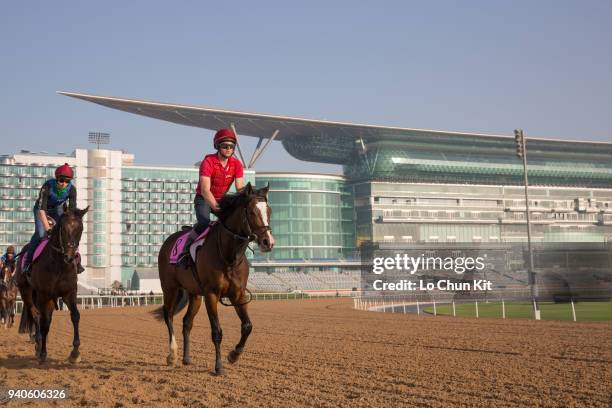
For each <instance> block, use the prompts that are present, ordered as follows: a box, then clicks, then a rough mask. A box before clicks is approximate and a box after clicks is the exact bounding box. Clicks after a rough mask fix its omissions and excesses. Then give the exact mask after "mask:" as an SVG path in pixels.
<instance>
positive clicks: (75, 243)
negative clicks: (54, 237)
mask: <svg viewBox="0 0 612 408" xmlns="http://www.w3.org/2000/svg"><path fill="white" fill-rule="evenodd" d="M58 224H59V226H58V234H59V237H58V241H59V248H58V247H56V246H55V245H53V244H51V248H52V249H53V250H55V251H56V252H59V253H60V254H61V255H63V259H64V263H66V264H70V263H71V262H72V261H74V257H67V256H66V249H65V248H64V246H66V248H67V249H75V250H77V249H78V248H79V243H78V241H74V240H72V241H68V242H66V244H64V240H63V238H62V235H63V234H62V224H63V223H62V220H60V222H58Z"/></svg>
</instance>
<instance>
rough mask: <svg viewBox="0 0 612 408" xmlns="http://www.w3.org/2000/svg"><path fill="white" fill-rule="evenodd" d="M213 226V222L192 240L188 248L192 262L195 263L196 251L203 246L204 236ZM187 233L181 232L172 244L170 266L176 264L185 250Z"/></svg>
mask: <svg viewBox="0 0 612 408" xmlns="http://www.w3.org/2000/svg"><path fill="white" fill-rule="evenodd" d="M214 224H215V223H214V222H213V223H211V224H210V225H209V226H208V227H206V229H205V230H204V232H202V233H201V234H200V235H198V237H197V238H196V239H194V240H193V242H192V243H191V245H190V246H189V255H190V256H191V260H192V261H193V262H195V260H196V254H197V252H198V249H199V248H200V247H201V246H202V245H203V244H204V241H205V239H206V236H207V235H208V233H209V232H210V230H211V228H212V226H213V225H214ZM189 233H190V231H189V230H187V231H183V233H182V234H181V235H180V236H179V237H178V238H177V240H176V241H175V242H174V245H173V246H172V250H171V251H170V259H169V262H170V264H171V265H176V264H177V263H178V261H179V259H180V256H181V254H182V253H183V251H184V250H185V245H187V241H188V239H189Z"/></svg>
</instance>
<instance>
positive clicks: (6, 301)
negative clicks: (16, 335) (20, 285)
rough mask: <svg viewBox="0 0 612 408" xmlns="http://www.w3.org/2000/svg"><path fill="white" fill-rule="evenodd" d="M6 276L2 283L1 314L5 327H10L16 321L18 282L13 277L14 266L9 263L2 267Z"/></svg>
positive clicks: (0, 296)
mask: <svg viewBox="0 0 612 408" xmlns="http://www.w3.org/2000/svg"><path fill="white" fill-rule="evenodd" d="M2 274H3V276H4V279H3V282H1V283H0V316H1V317H2V322H3V323H4V327H5V328H7V329H10V328H11V327H13V323H14V322H15V303H17V284H16V283H15V278H14V277H13V268H11V267H10V266H9V265H4V266H3V267H2Z"/></svg>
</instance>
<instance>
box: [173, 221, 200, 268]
mask: <svg viewBox="0 0 612 408" xmlns="http://www.w3.org/2000/svg"><path fill="white" fill-rule="evenodd" d="M198 235H200V234H198V232H197V231H196V230H195V228H193V229H192V230H191V231H189V235H188V236H187V242H186V243H185V248H184V249H183V253H182V254H181V255H180V256H179V260H178V262H177V264H178V265H180V266H183V267H185V268H187V267H188V266H189V257H190V255H189V247H190V246H191V244H192V243H193V241H195V239H196V238H197V237H198Z"/></svg>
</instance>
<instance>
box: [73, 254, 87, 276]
mask: <svg viewBox="0 0 612 408" xmlns="http://www.w3.org/2000/svg"><path fill="white" fill-rule="evenodd" d="M74 263H75V264H76V273H77V274H79V273H81V272H83V271H84V270H85V268H83V265H81V254H79V253H77V254H76V257H75V259H74Z"/></svg>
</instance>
